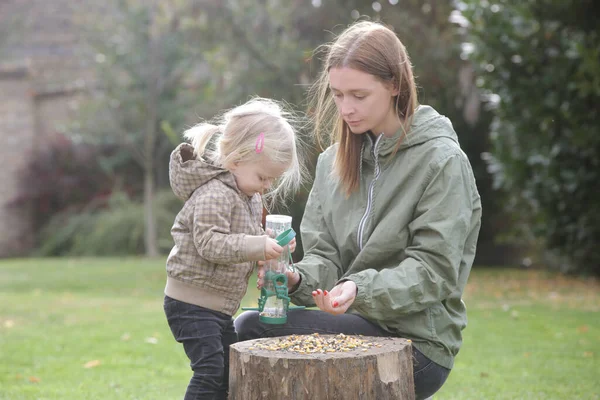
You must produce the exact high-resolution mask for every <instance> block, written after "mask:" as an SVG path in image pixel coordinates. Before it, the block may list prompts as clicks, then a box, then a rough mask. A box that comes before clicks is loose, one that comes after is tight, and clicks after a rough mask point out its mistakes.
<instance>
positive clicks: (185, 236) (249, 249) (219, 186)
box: [165, 143, 267, 315]
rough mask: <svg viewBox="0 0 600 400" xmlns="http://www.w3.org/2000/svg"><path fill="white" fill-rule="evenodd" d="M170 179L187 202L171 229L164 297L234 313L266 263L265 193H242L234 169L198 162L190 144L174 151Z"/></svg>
mask: <svg viewBox="0 0 600 400" xmlns="http://www.w3.org/2000/svg"><path fill="white" fill-rule="evenodd" d="M169 179H170V182H171V188H172V189H173V192H174V193H175V195H176V196H177V197H179V198H180V199H182V200H184V201H185V203H184V205H183V208H182V209H181V211H180V212H179V214H177V217H176V218H175V223H174V224H173V227H172V228H171V235H172V236H173V241H174V242H175V245H174V246H173V249H172V250H171V253H170V254H169V257H168V258H167V285H166V287H165V294H166V295H167V296H169V297H171V298H174V299H176V300H180V301H183V302H185V303H190V304H195V305H198V306H201V307H205V308H209V309H211V310H215V311H218V312H221V313H224V314H227V315H234V314H235V313H236V312H237V310H238V309H239V306H240V302H241V300H242V297H244V294H245V293H246V289H247V287H248V279H249V278H250V275H251V274H252V271H253V267H254V261H258V260H264V259H265V244H266V240H267V236H266V235H265V233H264V231H263V229H262V227H261V221H262V202H261V198H260V195H258V194H256V195H254V196H253V197H252V198H249V197H248V196H246V195H245V194H243V193H242V192H240V190H239V189H238V187H237V184H236V182H235V178H234V177H233V175H232V174H231V173H230V172H229V171H227V170H226V169H223V168H221V167H218V166H215V165H213V164H212V163H210V162H208V161H206V160H204V159H197V158H196V157H195V156H194V148H193V147H192V146H191V145H190V144H188V143H182V144H180V145H179V146H178V147H177V148H176V149H175V150H174V151H173V152H172V153H171V160H170V163H169Z"/></svg>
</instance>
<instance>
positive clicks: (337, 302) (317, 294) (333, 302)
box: [312, 281, 356, 315]
mask: <svg viewBox="0 0 600 400" xmlns="http://www.w3.org/2000/svg"><path fill="white" fill-rule="evenodd" d="M312 295H313V298H314V299H315V304H316V305H317V307H319V309H321V310H322V311H325V312H328V313H330V314H333V315H339V314H343V313H345V312H346V311H347V310H348V308H350V306H351V305H352V303H354V299H355V298H356V283H354V282H352V281H345V282H342V283H340V284H339V285H337V286H335V287H334V288H333V289H331V291H330V292H327V290H325V291H323V290H321V289H317V290H315V291H314V292H312Z"/></svg>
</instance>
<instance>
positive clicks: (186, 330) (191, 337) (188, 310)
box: [164, 296, 237, 400]
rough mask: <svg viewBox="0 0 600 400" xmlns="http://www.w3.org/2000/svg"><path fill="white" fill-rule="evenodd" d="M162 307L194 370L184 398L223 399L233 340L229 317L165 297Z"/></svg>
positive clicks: (232, 329)
mask: <svg viewBox="0 0 600 400" xmlns="http://www.w3.org/2000/svg"><path fill="white" fill-rule="evenodd" d="M164 309H165V315H166V316H167V321H168V322H169V327H170V328H171V332H173V336H174V337H175V340H177V341H178V342H179V343H182V344H183V349H184V350H185V354H187V356H188V358H189V359H190V367H191V368H192V371H194V375H193V376H192V379H191V380H190V383H189V385H188V387H187V391H186V393H185V398H184V399H185V400H196V399H202V400H205V399H206V400H208V399H219V400H220V399H227V392H228V389H229V346H230V345H231V344H233V343H235V342H236V341H237V335H236V333H235V328H234V326H233V318H232V317H231V316H229V315H226V314H222V313H220V312H217V311H213V310H209V309H207V308H203V307H198V306H195V305H192V304H188V303H184V302H181V301H178V300H175V299H172V298H170V297H168V296H165V301H164Z"/></svg>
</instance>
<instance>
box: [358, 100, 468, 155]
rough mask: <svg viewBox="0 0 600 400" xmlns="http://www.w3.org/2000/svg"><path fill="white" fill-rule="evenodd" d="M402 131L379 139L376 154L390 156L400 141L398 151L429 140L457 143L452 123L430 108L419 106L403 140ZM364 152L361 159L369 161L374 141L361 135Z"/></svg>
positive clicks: (368, 136)
mask: <svg viewBox="0 0 600 400" xmlns="http://www.w3.org/2000/svg"><path fill="white" fill-rule="evenodd" d="M403 134H404V133H403V131H402V129H399V130H398V131H397V132H396V134H395V135H394V136H391V137H385V136H384V137H381V138H380V139H379V144H378V145H377V150H378V151H377V153H378V156H379V157H382V156H383V157H385V156H387V155H389V154H391V153H392V152H393V151H394V149H395V148H396V145H397V143H398V140H401V143H400V147H399V148H398V151H402V150H403V149H407V148H409V147H412V146H417V145H419V144H422V143H425V142H427V141H429V140H432V139H436V138H440V137H446V138H449V139H451V140H453V141H454V142H456V143H458V136H457V135H456V133H455V132H454V128H453V127H452V122H450V120H449V119H448V118H446V117H445V116H443V115H441V114H439V113H438V112H437V111H435V110H434V109H433V108H432V107H430V106H425V105H420V106H418V107H417V109H416V110H415V113H414V115H413V120H412V123H411V125H410V130H409V132H408V135H406V137H405V138H402V136H403ZM363 137H365V139H364V142H363V143H364V150H363V157H364V158H365V159H371V148H372V146H373V145H374V144H375V140H374V139H373V138H372V137H371V136H370V135H363Z"/></svg>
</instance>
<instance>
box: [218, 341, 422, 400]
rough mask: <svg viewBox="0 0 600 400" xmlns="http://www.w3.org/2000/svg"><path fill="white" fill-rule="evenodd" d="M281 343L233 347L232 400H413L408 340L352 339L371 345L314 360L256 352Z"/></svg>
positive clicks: (279, 352) (319, 355)
mask: <svg viewBox="0 0 600 400" xmlns="http://www.w3.org/2000/svg"><path fill="white" fill-rule="evenodd" d="M331 336H333V335H321V337H324V338H327V337H331ZM285 338H288V337H282V338H268V339H256V340H249V341H245V342H239V343H236V344H234V345H232V346H231V351H230V354H231V356H230V357H231V358H230V360H231V361H230V370H229V399H230V400H270V399H278V400H286V399H287V400H300V399H306V400H315V399H318V400H327V399H330V400H335V399H340V400H347V399H364V400H371V399H377V400H391V399H414V398H415V393H414V383H413V363H412V351H411V343H410V341H408V340H406V339H399V338H388V337H368V336H356V338H360V339H362V340H365V341H368V342H370V343H373V344H374V345H373V346H371V347H369V348H368V349H364V348H359V349H355V350H351V351H344V352H326V353H312V354H298V353H295V352H290V351H285V350H263V349H259V348H257V345H259V346H261V345H262V346H264V345H271V344H273V343H276V341H277V340H280V339H285ZM262 346H261V347H262Z"/></svg>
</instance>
